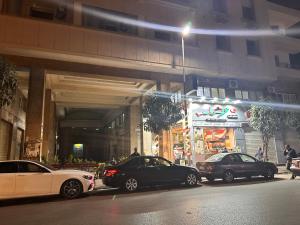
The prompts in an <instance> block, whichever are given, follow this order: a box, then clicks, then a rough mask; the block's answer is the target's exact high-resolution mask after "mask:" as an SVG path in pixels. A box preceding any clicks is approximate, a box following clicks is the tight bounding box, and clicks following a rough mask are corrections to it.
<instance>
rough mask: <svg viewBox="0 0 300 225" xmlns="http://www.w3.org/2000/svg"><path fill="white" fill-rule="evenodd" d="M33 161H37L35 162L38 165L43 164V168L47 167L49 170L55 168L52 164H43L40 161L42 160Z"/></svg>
mask: <svg viewBox="0 0 300 225" xmlns="http://www.w3.org/2000/svg"><path fill="white" fill-rule="evenodd" d="M35 163H37V164H39V165H41V166H43V167H45V168H47V169H49V170H57V169H55V168H54V167H53V166H51V165H49V164H45V163H42V162H35Z"/></svg>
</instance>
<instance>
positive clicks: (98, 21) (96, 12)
mask: <svg viewBox="0 0 300 225" xmlns="http://www.w3.org/2000/svg"><path fill="white" fill-rule="evenodd" d="M101 14H109V15H114V16H120V17H123V18H129V19H137V16H135V15H129V14H126V13H122V12H117V11H112V10H107V9H102V8H98V7H94V6H88V5H83V26H85V27H90V28H96V29H102V30H108V31H114V32H120V33H126V34H131V35H137V27H136V26H131V25H128V24H125V23H120V22H116V21H111V20H108V19H105V18H102V17H101Z"/></svg>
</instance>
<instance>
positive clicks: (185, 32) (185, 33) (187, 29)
mask: <svg viewBox="0 0 300 225" xmlns="http://www.w3.org/2000/svg"><path fill="white" fill-rule="evenodd" d="M190 31H191V24H190V23H188V24H187V25H186V26H185V27H184V28H183V29H182V32H181V49H182V73H183V95H184V98H183V99H184V122H185V121H186V119H188V111H187V96H186V73H185V48H184V47H185V46H184V37H186V36H188V35H189V34H190ZM193 136H194V131H193V124H191V127H190V137H191V141H190V144H191V150H192V162H193V164H195V158H196V157H195V152H194V141H193V140H192V139H193V138H194V137H193Z"/></svg>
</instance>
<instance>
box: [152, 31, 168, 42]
mask: <svg viewBox="0 0 300 225" xmlns="http://www.w3.org/2000/svg"><path fill="white" fill-rule="evenodd" d="M154 38H155V39H158V40H162V41H171V33H168V32H165V31H155V32H154Z"/></svg>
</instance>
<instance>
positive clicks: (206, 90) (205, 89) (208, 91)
mask: <svg viewBox="0 0 300 225" xmlns="http://www.w3.org/2000/svg"><path fill="white" fill-rule="evenodd" d="M203 90H204V96H205V97H207V98H210V97H211V94H210V88H209V87H204V88H203Z"/></svg>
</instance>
